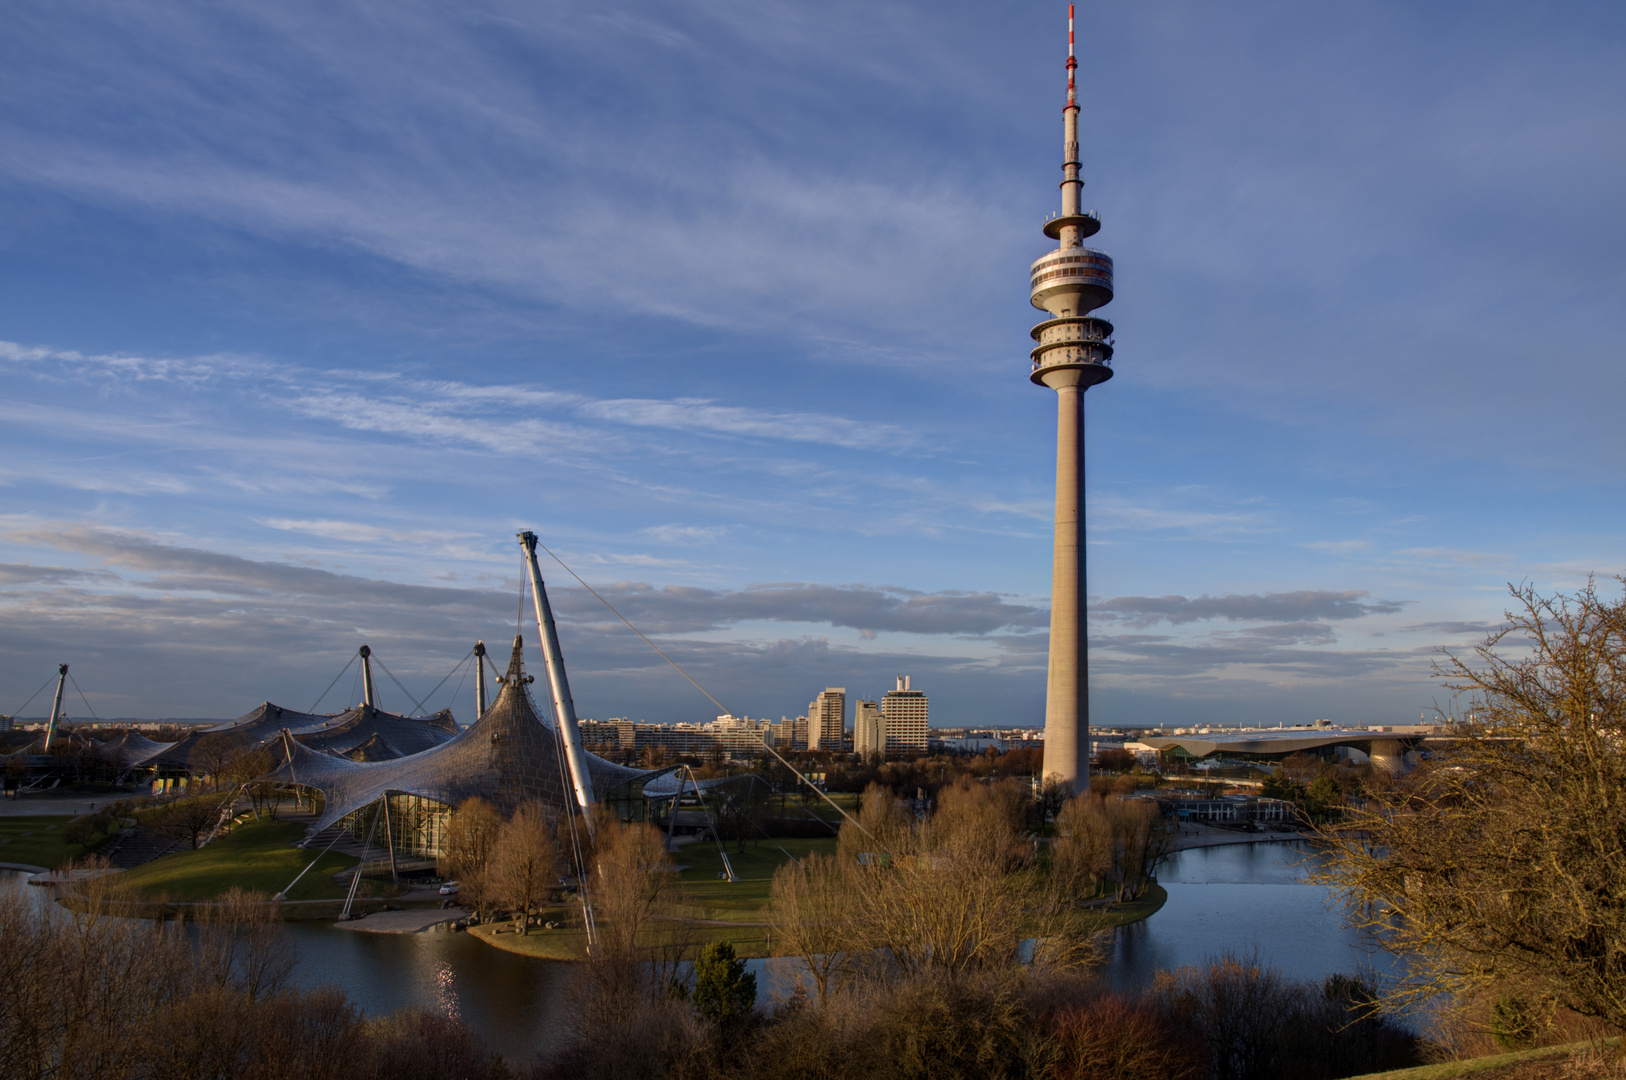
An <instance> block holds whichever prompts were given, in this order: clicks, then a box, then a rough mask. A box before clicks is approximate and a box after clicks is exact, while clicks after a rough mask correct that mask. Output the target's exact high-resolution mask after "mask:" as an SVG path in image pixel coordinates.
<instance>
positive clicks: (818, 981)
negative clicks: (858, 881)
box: [771, 851, 853, 1005]
mask: <svg viewBox="0 0 1626 1080" xmlns="http://www.w3.org/2000/svg"><path fill="white" fill-rule="evenodd" d="M771 896H772V905H773V906H772V908H771V910H772V913H773V923H774V933H776V934H778V935H779V942H780V947H781V948H783V949H784V950H785V953H786V954H787V955H790V956H794V957H796V958H797V959H799V960H801V962H802V964H803V966H805V967H806V968H807V973H808V976H809V977H810V978H812V980H813V985H814V986H815V987H816V988H817V990H818V994H819V1004H820V1005H823V1004H825V1002H826V1001H828V1000H829V996H830V988H831V983H832V981H833V980H834V979H835V977H836V976H837V975H838V974H839V973H840V972H841V970H842V969H843V968H844V967H845V966H846V964H847V959H848V957H847V951H848V949H850V948H851V947H852V945H853V928H852V926H851V925H850V922H851V917H852V911H851V908H850V906H849V905H850V904H851V902H852V892H851V888H850V886H849V884H848V881H847V875H846V874H844V873H843V872H842V866H841V864H840V863H839V862H838V861H837V860H836V859H834V858H832V857H831V856H829V855H823V854H820V853H819V852H816V851H815V852H813V853H812V854H811V855H809V856H808V857H807V858H805V859H803V860H801V861H800V862H787V863H785V864H784V865H783V866H781V867H780V868H779V869H778V870H777V871H775V872H774V876H773V886H772V894H771Z"/></svg>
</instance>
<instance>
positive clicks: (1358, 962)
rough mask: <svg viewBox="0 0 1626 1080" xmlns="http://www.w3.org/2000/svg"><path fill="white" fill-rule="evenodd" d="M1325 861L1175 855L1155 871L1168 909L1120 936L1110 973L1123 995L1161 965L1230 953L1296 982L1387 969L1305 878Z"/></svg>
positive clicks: (1252, 848)
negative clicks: (1254, 958)
mask: <svg viewBox="0 0 1626 1080" xmlns="http://www.w3.org/2000/svg"><path fill="white" fill-rule="evenodd" d="M1319 858H1320V856H1319V855H1317V853H1316V852H1315V851H1314V850H1313V849H1311V848H1310V847H1309V846H1308V845H1304V844H1279V843H1271V844H1231V845H1226V846H1224V847H1211V848H1193V849H1191V850H1188V851H1182V852H1177V853H1176V854H1175V855H1174V856H1173V857H1172V858H1171V859H1170V860H1169V862H1168V863H1166V864H1165V865H1164V867H1163V868H1162V870H1161V871H1160V872H1159V874H1158V881H1159V883H1160V884H1162V885H1163V887H1164V888H1165V889H1167V890H1168V893H1169V900H1168V903H1166V904H1164V905H1163V909H1162V910H1161V911H1159V912H1158V913H1157V914H1156V915H1154V916H1153V917H1152V918H1150V919H1147V920H1146V921H1145V922H1140V923H1135V924H1133V925H1131V926H1126V927H1123V928H1121V929H1120V930H1119V931H1118V935H1117V940H1116V941H1115V942H1114V946H1113V955H1112V960H1111V962H1110V965H1109V968H1108V970H1107V972H1106V977H1107V978H1108V980H1109V981H1110V982H1111V983H1112V985H1113V986H1115V987H1117V988H1119V989H1136V988H1139V987H1142V986H1145V985H1147V984H1148V983H1150V982H1151V980H1152V976H1153V975H1154V974H1155V973H1156V972H1157V971H1158V970H1160V969H1164V970H1166V969H1171V968H1178V967H1183V966H1185V965H1187V964H1199V963H1202V962H1203V961H1205V960H1207V959H1209V958H1210V957H1213V956H1217V955H1218V954H1219V953H1221V952H1224V951H1227V950H1229V951H1231V952H1235V953H1249V952H1255V951H1256V952H1257V954H1258V956H1259V959H1260V960H1262V961H1264V962H1266V963H1269V964H1272V965H1274V966H1275V967H1277V968H1278V969H1280V970H1281V971H1282V972H1283V973H1284V974H1286V975H1289V976H1291V977H1293V978H1297V979H1313V980H1316V981H1320V980H1321V979H1325V978H1326V977H1327V976H1328V975H1332V974H1334V973H1336V972H1351V973H1353V972H1357V971H1360V970H1362V969H1365V968H1369V967H1373V966H1377V967H1379V968H1386V966H1387V964H1388V962H1389V961H1388V958H1387V957H1386V956H1385V955H1383V954H1378V955H1376V956H1374V955H1372V954H1371V953H1370V952H1369V950H1368V949H1367V947H1366V946H1365V944H1364V943H1363V942H1362V941H1361V939H1360V937H1359V935H1358V934H1356V933H1355V932H1354V931H1352V930H1347V929H1345V928H1344V927H1343V926H1342V925H1341V923H1340V917H1339V913H1338V911H1337V910H1335V909H1332V908H1329V907H1328V897H1327V892H1326V890H1325V889H1323V888H1321V887H1320V886H1317V885H1311V884H1307V883H1306V882H1304V881H1303V880H1302V877H1303V874H1304V873H1305V871H1306V870H1307V869H1309V868H1310V867H1311V866H1312V865H1313V864H1314V863H1315V862H1316V861H1317V860H1318V859H1319Z"/></svg>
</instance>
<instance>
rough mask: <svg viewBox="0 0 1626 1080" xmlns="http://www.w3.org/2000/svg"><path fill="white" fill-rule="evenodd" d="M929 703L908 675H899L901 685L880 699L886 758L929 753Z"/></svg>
mask: <svg viewBox="0 0 1626 1080" xmlns="http://www.w3.org/2000/svg"><path fill="white" fill-rule="evenodd" d="M927 706H928V702H927V700H926V695H925V694H924V693H922V692H921V691H919V690H915V689H913V688H912V687H911V686H910V685H909V676H907V675H899V676H898V688H897V689H896V690H888V691H887V693H886V696H885V697H884V698H882V699H881V716H882V718H883V721H884V724H885V732H884V734H885V739H886V756H887V757H899V756H905V755H913V754H924V753H925V752H926V727H927Z"/></svg>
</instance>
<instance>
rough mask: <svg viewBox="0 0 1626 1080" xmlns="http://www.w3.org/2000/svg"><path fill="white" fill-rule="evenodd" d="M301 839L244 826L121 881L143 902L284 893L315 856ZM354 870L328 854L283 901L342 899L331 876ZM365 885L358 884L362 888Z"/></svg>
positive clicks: (275, 825) (298, 829)
mask: <svg viewBox="0 0 1626 1080" xmlns="http://www.w3.org/2000/svg"><path fill="white" fill-rule="evenodd" d="M304 835H305V826H304V825H303V824H302V823H300V822H297V821H271V820H269V819H267V820H264V821H251V822H246V823H244V824H242V825H239V826H238V827H237V828H235V829H233V830H232V831H231V832H230V833H228V834H226V835H225V836H222V837H220V839H218V840H216V841H215V842H214V843H212V844H210V845H209V846H208V847H203V848H199V849H198V850H196V851H182V852H177V853H176V854H174V855H165V856H164V857H163V858H161V859H155V860H153V861H152V862H150V863H147V864H146V865H144V866H138V867H136V868H135V869H133V870H126V871H125V872H124V874H123V876H122V878H121V881H122V882H123V883H125V884H129V885H133V886H135V887H136V888H137V889H139V890H141V894H142V895H143V896H146V897H149V898H158V897H160V896H166V895H167V896H168V897H169V899H171V900H176V901H189V900H212V899H214V898H215V897H217V896H219V895H220V894H221V893H224V892H226V891H228V890H229V889H231V887H232V886H234V885H238V886H241V887H242V888H245V889H254V890H257V891H259V892H263V893H265V894H267V895H272V894H275V893H277V892H280V891H281V890H282V889H284V888H286V887H287V885H288V883H289V882H290V881H292V880H293V879H294V876H295V875H296V874H298V873H299V872H300V871H301V870H303V869H304V868H305V866H306V864H307V863H309V862H310V861H311V859H312V858H314V857H315V855H316V852H315V851H305V850H301V849H299V848H296V847H294V846H293V845H294V844H295V843H296V842H297V841H298V840H299V839H300V838H301V837H303V836H304ZM0 850H4V849H3V848H0ZM355 864H356V860H355V859H354V858H352V857H351V856H349V855H341V854H339V853H338V852H336V851H330V852H328V853H327V854H325V855H323V856H322V857H321V859H320V861H318V862H317V864H316V865H315V866H314V867H312V868H311V870H310V872H309V873H308V874H306V875H305V876H304V877H302V878H300V879H299V884H298V885H296V886H294V890H293V892H292V893H290V894H289V896H288V899H289V900H335V899H343V898H344V895H345V893H346V891H347V886H345V885H340V884H338V883H337V882H335V881H334V880H333V875H334V874H336V873H338V872H339V871H340V870H343V869H346V868H347V867H351V866H354V865H355ZM368 884H369V883H368V882H366V881H363V882H362V888H363V889H364V890H365V889H366V888H367V886H368Z"/></svg>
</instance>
